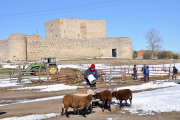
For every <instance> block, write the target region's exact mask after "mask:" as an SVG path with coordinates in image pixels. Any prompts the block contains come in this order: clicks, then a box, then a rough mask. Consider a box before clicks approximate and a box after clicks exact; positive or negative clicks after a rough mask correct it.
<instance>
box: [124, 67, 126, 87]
mask: <svg viewBox="0 0 180 120" xmlns="http://www.w3.org/2000/svg"><path fill="white" fill-rule="evenodd" d="M124 83H125V84H126V67H124Z"/></svg>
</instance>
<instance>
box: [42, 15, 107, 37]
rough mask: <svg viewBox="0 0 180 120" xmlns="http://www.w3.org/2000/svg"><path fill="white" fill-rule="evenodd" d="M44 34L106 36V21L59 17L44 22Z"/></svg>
mask: <svg viewBox="0 0 180 120" xmlns="http://www.w3.org/2000/svg"><path fill="white" fill-rule="evenodd" d="M45 35H46V38H69V39H91V38H104V37H106V21H105V20H87V19H75V18H72V19H65V18H59V19H56V20H53V21H49V22H46V23H45Z"/></svg>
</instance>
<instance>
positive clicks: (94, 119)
mask: <svg viewBox="0 0 180 120" xmlns="http://www.w3.org/2000/svg"><path fill="white" fill-rule="evenodd" d="M119 86H121V85H119ZM123 86H124V85H123ZM12 88H14V87H12ZM12 88H0V101H1V103H0V104H10V103H13V102H15V101H16V100H23V99H25V100H33V99H38V98H46V97H53V96H60V95H65V94H69V93H70V94H75V93H76V90H63V91H58V92H36V91H37V90H8V89H12ZM135 92H140V91H135ZM2 100H6V101H4V102H2ZM9 100H12V101H9ZM8 101H9V102H8ZM61 107H62V99H53V100H45V101H37V102H29V103H19V104H11V105H7V106H1V107H0V119H2V118H8V117H20V116H27V115H34V114H48V113H58V114H60V113H61ZM111 109H112V111H109V110H108V109H105V111H104V112H102V109H101V107H100V106H93V111H92V113H91V114H90V113H86V118H84V117H83V116H82V115H75V114H74V112H73V109H72V108H69V110H68V113H69V116H70V118H66V116H65V115H64V116H61V115H59V116H56V117H53V118H50V119H49V120H58V119H65V120H66V119H68V120H69V119H73V120H79V119H82V120H83V119H88V120H106V119H107V118H113V119H115V120H127V119H128V120H156V119H158V120H172V119H173V120H180V112H168V113H160V114H158V113H156V114H155V115H144V116H139V115H137V114H131V113H125V114H124V113H120V111H121V109H122V108H120V107H119V106H117V105H112V106H111Z"/></svg>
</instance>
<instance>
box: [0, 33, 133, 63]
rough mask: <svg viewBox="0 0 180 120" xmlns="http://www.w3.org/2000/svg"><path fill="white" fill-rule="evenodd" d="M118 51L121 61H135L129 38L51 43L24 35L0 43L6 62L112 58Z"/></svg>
mask: <svg viewBox="0 0 180 120" xmlns="http://www.w3.org/2000/svg"><path fill="white" fill-rule="evenodd" d="M112 49H116V50H117V52H116V54H117V57H118V58H126V59H132V43H131V39H130V38H128V37H122V38H117V37H108V38H99V39H67V38H66V39H63V38H59V39H48V38H41V37H33V36H24V35H22V34H12V35H11V36H10V37H9V38H8V39H7V40H2V41H1V43H0V55H1V59H2V60H10V61H12V62H13V61H14V62H17V61H26V60H40V59H41V58H44V57H56V58H57V59H79V58H93V57H112Z"/></svg>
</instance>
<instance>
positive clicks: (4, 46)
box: [0, 39, 9, 61]
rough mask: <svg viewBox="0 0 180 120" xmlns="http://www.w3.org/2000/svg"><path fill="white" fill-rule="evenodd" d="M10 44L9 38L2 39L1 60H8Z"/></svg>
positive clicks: (0, 44)
mask: <svg viewBox="0 0 180 120" xmlns="http://www.w3.org/2000/svg"><path fill="white" fill-rule="evenodd" d="M8 50H9V45H8V40H7V39H5V40H0V61H2V60H8V57H7V55H8V53H9V51H8Z"/></svg>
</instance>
